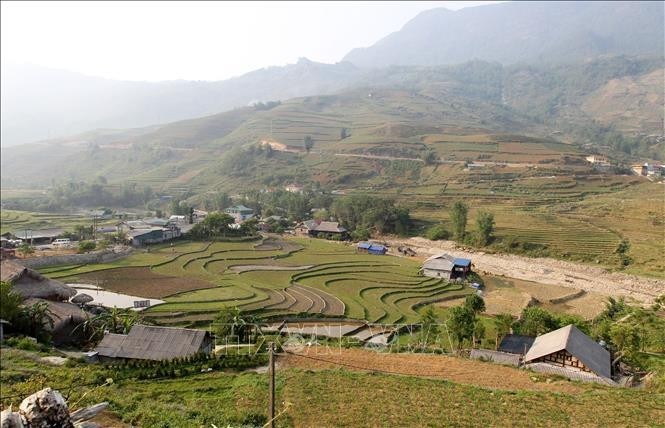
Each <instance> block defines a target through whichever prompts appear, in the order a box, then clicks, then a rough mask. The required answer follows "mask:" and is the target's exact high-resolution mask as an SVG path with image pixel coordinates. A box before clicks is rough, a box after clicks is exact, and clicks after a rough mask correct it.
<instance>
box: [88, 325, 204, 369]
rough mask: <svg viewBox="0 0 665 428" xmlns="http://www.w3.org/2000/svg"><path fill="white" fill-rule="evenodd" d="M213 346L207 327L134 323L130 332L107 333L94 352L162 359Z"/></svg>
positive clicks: (106, 355)
mask: <svg viewBox="0 0 665 428" xmlns="http://www.w3.org/2000/svg"><path fill="white" fill-rule="evenodd" d="M212 350H213V339H212V335H211V334H210V333H209V332H207V331H204V330H195V329H191V328H177V327H157V326H148V325H134V326H133V327H132V329H131V330H130V331H129V333H128V334H116V333H107V334H105V335H104V338H103V339H102V341H101V342H100V343H99V345H97V347H96V348H95V353H96V354H97V357H98V358H100V359H102V360H152V361H162V360H173V359H176V358H184V357H188V356H191V355H195V354H201V353H204V354H210V353H211V352H212Z"/></svg>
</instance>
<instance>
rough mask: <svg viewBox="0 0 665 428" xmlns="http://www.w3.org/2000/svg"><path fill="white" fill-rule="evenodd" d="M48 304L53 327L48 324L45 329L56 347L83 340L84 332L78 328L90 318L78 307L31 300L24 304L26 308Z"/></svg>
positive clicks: (71, 304) (64, 303) (62, 303)
mask: <svg viewBox="0 0 665 428" xmlns="http://www.w3.org/2000/svg"><path fill="white" fill-rule="evenodd" d="M40 302H46V304H47V305H48V310H49V316H50V317H51V320H53V327H51V326H50V325H48V324H46V325H44V328H45V329H46V330H47V331H49V332H50V333H51V339H52V340H53V343H54V344H55V345H62V344H65V343H72V342H76V341H77V340H80V339H81V338H82V334H83V331H81V329H79V330H76V331H75V329H76V327H77V326H78V325H79V324H81V323H83V322H84V321H85V320H86V319H87V318H88V316H89V314H87V313H86V312H85V311H83V310H82V309H81V308H79V307H78V306H77V305H75V304H73V303H68V302H53V301H51V300H44V299H36V298H30V299H27V300H25V301H24V302H23V305H25V306H32V305H34V304H36V303H40Z"/></svg>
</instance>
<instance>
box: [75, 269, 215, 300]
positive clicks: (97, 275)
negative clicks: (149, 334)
mask: <svg viewBox="0 0 665 428" xmlns="http://www.w3.org/2000/svg"><path fill="white" fill-rule="evenodd" d="M77 278H78V281H77V282H80V283H85V284H98V285H99V286H100V287H101V288H103V289H104V290H108V291H115V292H116V293H123V294H129V295H132V296H141V297H148V298H156V299H158V298H163V297H167V296H170V295H172V294H175V293H179V292H182V291H192V290H200V289H202V288H210V287H214V284H211V283H209V282H206V281H202V280H199V279H195V278H183V277H176V276H167V275H160V274H158V273H155V272H153V271H152V270H150V269H149V268H146V267H128V268H118V269H109V270H103V271H99V272H90V273H84V274H81V275H77Z"/></svg>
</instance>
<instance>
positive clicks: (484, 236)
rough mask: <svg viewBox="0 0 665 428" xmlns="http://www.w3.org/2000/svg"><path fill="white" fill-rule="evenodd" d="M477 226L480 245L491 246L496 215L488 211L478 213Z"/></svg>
mask: <svg viewBox="0 0 665 428" xmlns="http://www.w3.org/2000/svg"><path fill="white" fill-rule="evenodd" d="M476 225H477V226H478V241H479V242H478V243H479V244H480V245H482V246H485V245H487V244H489V243H490V242H491V240H492V233H493V232H494V214H492V213H490V212H487V211H480V212H478V217H477V218H476Z"/></svg>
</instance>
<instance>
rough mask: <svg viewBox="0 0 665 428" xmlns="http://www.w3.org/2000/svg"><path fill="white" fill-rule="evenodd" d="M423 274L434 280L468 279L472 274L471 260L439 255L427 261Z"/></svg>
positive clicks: (424, 264) (422, 270)
mask: <svg viewBox="0 0 665 428" xmlns="http://www.w3.org/2000/svg"><path fill="white" fill-rule="evenodd" d="M421 272H422V273H423V275H425V276H430V277H433V278H445V279H455V278H466V276H467V275H468V274H469V273H470V272H471V260H470V259H462V258H456V257H453V256H451V255H449V254H438V255H435V256H432V257H430V258H428V259H427V260H425V263H423V267H422V269H421Z"/></svg>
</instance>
